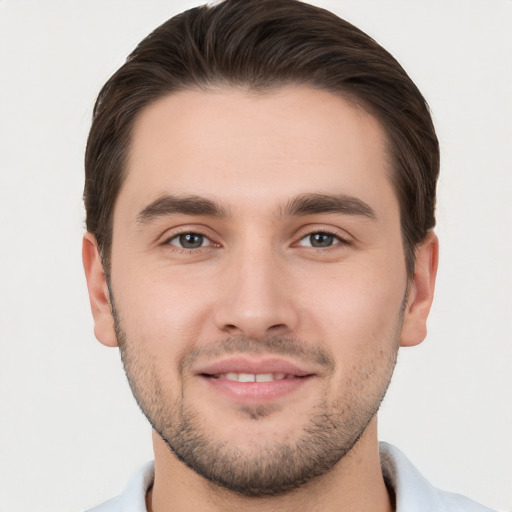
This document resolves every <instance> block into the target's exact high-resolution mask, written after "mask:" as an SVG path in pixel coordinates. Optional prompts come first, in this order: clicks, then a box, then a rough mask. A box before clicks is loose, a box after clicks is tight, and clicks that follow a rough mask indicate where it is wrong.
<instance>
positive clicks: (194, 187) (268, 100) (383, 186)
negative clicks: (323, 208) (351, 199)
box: [116, 87, 394, 211]
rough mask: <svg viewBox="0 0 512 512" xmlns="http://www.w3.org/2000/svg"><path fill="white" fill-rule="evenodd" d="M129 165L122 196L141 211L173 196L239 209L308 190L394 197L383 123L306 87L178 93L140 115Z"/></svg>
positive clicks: (272, 202)
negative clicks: (145, 206)
mask: <svg viewBox="0 0 512 512" xmlns="http://www.w3.org/2000/svg"><path fill="white" fill-rule="evenodd" d="M126 170H127V177H126V181H125V184H124V186H123V188H122V190H121V192H120V197H119V198H118V200H119V202H120V203H124V204H125V205H128V206H130V207H131V209H133V210H138V211H140V209H142V208H143V207H144V205H145V204H148V203H149V202H151V201H153V200H155V199H156V198H157V197H159V196H162V195H165V194H169V193H172V194H174V195H180V194H187V195H190V194H194V195H198V196H201V197H210V198H212V199H215V200H216V201H220V202H225V203H227V205H228V206H233V208H235V209H236V208H237V204H238V205H239V206H248V205H250V204H254V205H256V204H259V205H260V207H262V206H263V205H265V206H266V207H268V208H271V207H272V205H276V207H277V204H282V203H283V202H284V201H286V200H287V199H288V198H289V197H293V196H296V195H299V194H303V193H342V194H349V195H352V196H355V197H360V198H361V199H363V200H365V201H366V202H370V203H372V204H373V206H375V207H376V209H379V207H382V208H384V209H385V208H386V206H385V205H384V204H382V205H380V204H379V203H381V202H383V201H382V199H386V200H387V201H388V202H389V200H390V199H391V200H392V202H393V201H394V194H393V191H392V189H391V184H390V180H389V164H388V153H387V143H386V136H385V134H384V132H383V129H382V128H381V126H380V124H379V123H378V121H377V120H376V119H375V118H374V117H373V116H371V115H370V114H368V113H367V112H366V111H364V110H363V109H362V108H359V107H357V106H355V105H354V104H351V103H349V102H348V101H346V100H344V99H342V98H340V97H338V96H335V95H333V94H331V93H328V92H326V91H322V90H316V89H311V88H309V87H285V88H282V89H279V90H275V91H270V92H266V93H254V92H248V91H246V90H242V89H228V88H219V89H215V90H208V91H199V90H187V91H181V92H178V93H175V94H171V95H169V96H167V97H165V98H163V99H160V100H158V101H157V102H155V103H154V104H152V105H150V106H149V107H147V108H146V109H144V110H143V111H142V112H141V113H140V114H139V116H138V118H137V119H136V122H135V124H134V129H133V132H132V143H131V150H130V155H129V159H128V163H127V169H126ZM386 195H387V196H388V197H386V198H383V196H386ZM241 199H243V200H244V201H245V202H242V203H240V200H241ZM384 202H385V201H384ZM387 207H389V205H388V206H387ZM116 209H117V207H116Z"/></svg>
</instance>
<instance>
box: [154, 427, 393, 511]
mask: <svg viewBox="0 0 512 512" xmlns="http://www.w3.org/2000/svg"><path fill="white" fill-rule="evenodd" d="M153 446H154V450H155V481H154V484H153V488H152V489H151V490H150V492H149V493H148V495H147V499H146V503H147V510H148V512H171V510H172V512H185V511H189V510H194V511H197V512H203V511H204V512H207V511H208V512H212V511H219V512H220V511H222V512H234V511H238V510H244V511H247V512H252V511H256V510H257V511H258V512H264V511H272V512H291V511H293V512H296V511H297V510H308V511H312V512H313V511H322V512H331V511H332V512H334V511H337V512H339V511H340V510H347V511H348V510H357V511H358V512H370V511H371V512H392V510H393V506H392V500H391V499H390V496H389V494H388V492H387V489H386V485H385V482H384V478H383V476H382V471H381V466H380V457H379V452H378V442H377V422H376V418H374V419H373V420H372V421H371V423H370V424H369V425H368V428H367V429H366V430H365V432H364V434H363V435H362V436H361V438H360V439H359V441H358V442H357V443H356V445H355V446H354V447H353V448H352V450H351V451H350V452H349V453H348V454H347V455H346V456H345V457H344V458H343V459H342V460H341V461H340V462H339V463H338V464H337V465H336V466H335V467H334V468H333V469H332V470H331V471H330V472H329V473H327V474H325V475H323V476H321V477H318V478H316V479H314V480H313V481H311V482H309V483H307V484H305V485H303V486H302V487H300V488H299V489H297V490H295V491H293V492H290V493H288V494H285V495H282V496H276V497H264V498H247V497H243V496H240V495H238V494H235V493H233V492H231V491H227V490H225V489H222V488H219V487H217V486H216V485H214V484H212V483H210V482H208V481H207V480H205V479H204V478H203V477H201V476H199V475H197V474H196V473H195V472H194V471H192V470H191V469H189V468H188V467H187V466H185V465H184V464H183V463H182V462H180V461H179V460H178V459H177V458H176V457H175V456H174V454H173V453H172V452H171V451H170V450H169V448H168V447H167V445H166V444H165V443H164V441H162V439H161V438H160V437H159V436H158V434H156V433H153Z"/></svg>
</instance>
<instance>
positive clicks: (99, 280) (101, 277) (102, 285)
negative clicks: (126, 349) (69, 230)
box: [82, 232, 117, 347]
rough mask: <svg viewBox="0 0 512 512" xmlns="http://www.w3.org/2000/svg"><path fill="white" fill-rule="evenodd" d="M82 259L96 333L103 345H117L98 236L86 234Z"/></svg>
mask: <svg viewBox="0 0 512 512" xmlns="http://www.w3.org/2000/svg"><path fill="white" fill-rule="evenodd" d="M82 261H83V265H84V270H85V278H86V279H87V288H88V290H89V301H90V303H91V311H92V316H93V318H94V335H95V336H96V338H97V339H98V341H99V342H100V343H103V345H106V346H108V347H117V337H116V333H115V328H114V318H113V316H112V307H111V303H110V292H109V289H108V286H107V278H106V276H105V271H104V270H103V263H102V261H101V256H100V252H99V249H98V244H97V242H96V238H95V236H94V235H92V234H91V233H89V232H87V233H86V234H85V235H84V238H83V242H82Z"/></svg>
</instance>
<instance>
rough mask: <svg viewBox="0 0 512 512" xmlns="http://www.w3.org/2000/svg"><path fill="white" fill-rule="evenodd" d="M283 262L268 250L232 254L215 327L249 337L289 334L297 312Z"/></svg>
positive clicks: (217, 310) (296, 319)
mask: <svg viewBox="0 0 512 512" xmlns="http://www.w3.org/2000/svg"><path fill="white" fill-rule="evenodd" d="M285 263H286V262H284V261H280V260H279V257H277V256H276V255H275V254H273V253H272V252H271V250H268V249H267V250H259V251H257V250H254V248H253V250H247V251H238V252H237V253H236V254H233V256H232V258H231V259H230V261H229V264H228V265H226V269H225V272H224V276H223V277H224V279H223V283H222V287H223V290H224V292H223V293H222V294H219V295H220V297H221V298H220V300H219V301H218V302H217V304H216V311H215V322H216V325H217V328H218V329H219V330H221V331H222V332H224V333H227V334H229V335H230V336H244V337H247V338H251V339H260V338H262V337H265V336H278V335H290V334H291V333H292V332H293V331H294V330H295V329H296V328H297V326H298V323H299V313H298V310H297V303H296V296H294V293H293V282H292V279H291V277H290V272H288V271H287V268H286V264H285Z"/></svg>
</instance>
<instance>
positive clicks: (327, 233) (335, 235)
mask: <svg viewBox="0 0 512 512" xmlns="http://www.w3.org/2000/svg"><path fill="white" fill-rule="evenodd" d="M186 235H196V236H200V237H202V238H203V242H204V241H205V240H206V241H209V243H208V245H206V246H203V245H201V246H200V247H193V248H186V247H179V246H178V245H175V244H173V243H172V241H173V240H176V239H178V238H179V237H181V236H186ZM314 235H325V236H328V237H333V238H334V239H335V242H334V243H333V244H332V245H329V246H326V247H315V246H313V245H305V246H301V245H299V244H300V242H302V241H303V240H305V239H307V238H308V237H312V236H314ZM163 245H165V246H168V247H170V248H171V249H172V250H173V251H177V252H179V253H182V254H195V253H197V252H199V251H201V250H204V249H211V248H215V247H220V246H221V245H220V244H218V243H216V242H214V241H213V240H211V238H210V237H209V236H208V235H205V234H204V233H201V232H200V231H199V230H198V231H192V230H184V231H182V232H179V233H175V234H173V235H172V236H171V237H170V238H167V239H166V240H165V242H164V243H163ZM293 245H295V246H296V245H299V247H308V248H310V249H315V250H317V251H323V252H325V251H328V250H332V249H335V248H336V247H339V246H349V245H351V241H350V240H347V239H346V238H343V237H341V236H340V235H339V234H338V233H334V232H333V231H329V230H325V229H314V230H311V231H308V232H306V233H303V234H301V236H300V238H299V240H298V242H296V243H295V244H293Z"/></svg>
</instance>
